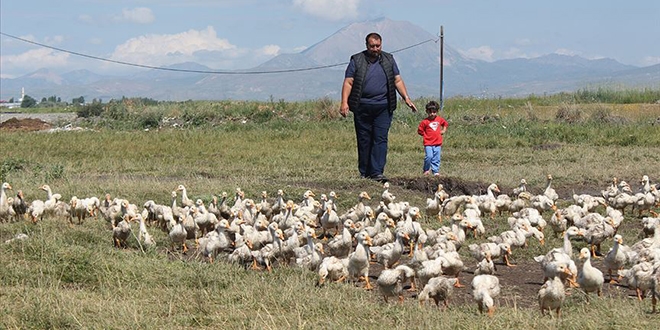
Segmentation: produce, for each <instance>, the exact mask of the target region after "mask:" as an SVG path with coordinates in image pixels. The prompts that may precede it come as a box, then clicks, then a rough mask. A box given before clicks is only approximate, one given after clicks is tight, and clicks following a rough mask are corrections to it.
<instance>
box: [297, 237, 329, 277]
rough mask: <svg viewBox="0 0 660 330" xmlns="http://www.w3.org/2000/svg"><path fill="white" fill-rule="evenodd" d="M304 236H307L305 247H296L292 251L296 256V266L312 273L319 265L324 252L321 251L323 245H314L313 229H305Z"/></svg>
mask: <svg viewBox="0 0 660 330" xmlns="http://www.w3.org/2000/svg"><path fill="white" fill-rule="evenodd" d="M305 235H306V236H307V245H306V246H304V247H302V246H301V247H298V248H296V249H294V251H293V252H294V254H295V256H296V265H297V266H298V267H301V268H307V269H309V270H311V271H314V270H316V269H317V267H318V266H319V264H320V263H321V261H322V255H323V254H324V253H325V251H324V249H323V244H320V243H314V238H316V231H315V230H314V228H311V227H308V228H306V229H305Z"/></svg>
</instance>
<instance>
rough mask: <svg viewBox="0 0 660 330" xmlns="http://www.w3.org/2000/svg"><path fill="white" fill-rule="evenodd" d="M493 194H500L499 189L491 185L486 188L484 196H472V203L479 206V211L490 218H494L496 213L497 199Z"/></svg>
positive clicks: (495, 185) (493, 184)
mask: <svg viewBox="0 0 660 330" xmlns="http://www.w3.org/2000/svg"><path fill="white" fill-rule="evenodd" d="M494 192H498V193H499V192H500V188H499V187H498V186H497V184H495V183H491V184H490V185H489V186H488V188H486V195H479V196H473V198H474V202H475V203H476V204H477V205H478V206H479V210H481V211H482V212H484V213H487V214H490V218H491V219H494V218H495V213H496V212H497V203H496V200H497V198H496V197H495V194H494Z"/></svg>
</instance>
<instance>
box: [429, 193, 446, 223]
mask: <svg viewBox="0 0 660 330" xmlns="http://www.w3.org/2000/svg"><path fill="white" fill-rule="evenodd" d="M441 198H442V196H441V195H440V192H439V191H436V192H435V193H433V198H427V199H426V208H425V211H426V216H427V217H429V218H431V217H436V218H437V219H438V221H442V214H440V209H441V207H442V202H443V200H441Z"/></svg>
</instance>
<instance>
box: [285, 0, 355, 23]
mask: <svg viewBox="0 0 660 330" xmlns="http://www.w3.org/2000/svg"><path fill="white" fill-rule="evenodd" d="M359 4H360V0H293V6H294V7H297V8H300V10H302V11H303V12H304V13H306V14H309V15H312V16H315V17H319V18H323V19H327V20H330V21H339V20H343V19H352V18H357V17H358V5H359Z"/></svg>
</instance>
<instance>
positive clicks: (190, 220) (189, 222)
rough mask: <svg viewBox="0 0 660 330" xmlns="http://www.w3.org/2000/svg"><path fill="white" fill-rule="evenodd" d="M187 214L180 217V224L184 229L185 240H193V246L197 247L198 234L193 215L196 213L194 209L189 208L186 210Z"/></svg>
mask: <svg viewBox="0 0 660 330" xmlns="http://www.w3.org/2000/svg"><path fill="white" fill-rule="evenodd" d="M186 210H187V212H186V213H185V215H184V216H183V217H182V223H183V226H184V227H186V234H187V237H186V239H194V240H195V246H199V242H198V240H197V239H198V238H199V236H198V234H199V226H198V225H197V222H195V218H194V214H195V212H196V208H195V207H190V208H188V207H187V208H186Z"/></svg>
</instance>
